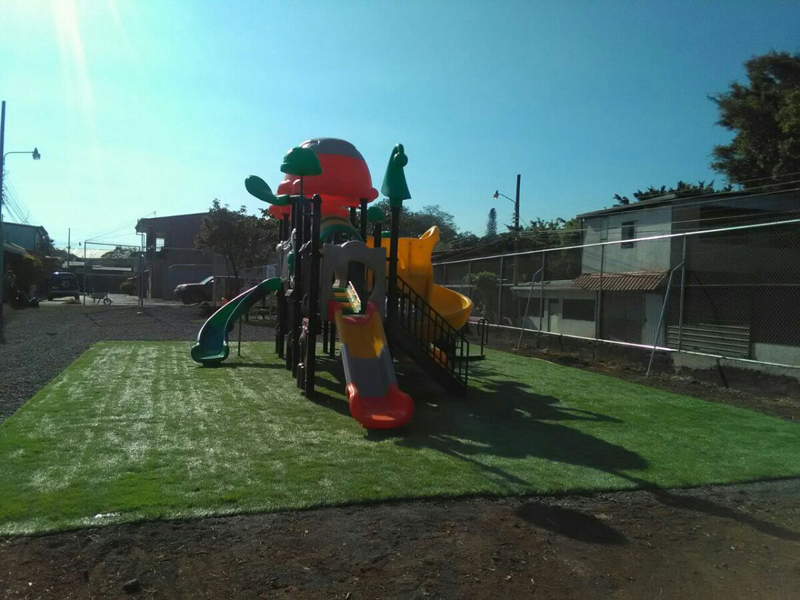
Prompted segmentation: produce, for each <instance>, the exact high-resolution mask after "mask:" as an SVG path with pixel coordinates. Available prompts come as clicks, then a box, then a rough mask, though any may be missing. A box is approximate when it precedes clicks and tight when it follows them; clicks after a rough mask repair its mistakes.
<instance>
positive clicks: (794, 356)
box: [753, 343, 800, 367]
mask: <svg viewBox="0 0 800 600" xmlns="http://www.w3.org/2000/svg"><path fill="white" fill-rule="evenodd" d="M753 358H754V359H755V360H762V361H764V362H771V363H778V364H781V365H796V366H798V367H800V348H798V347H797V346H783V345H780V344H759V343H755V344H753Z"/></svg>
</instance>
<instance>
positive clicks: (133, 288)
mask: <svg viewBox="0 0 800 600" xmlns="http://www.w3.org/2000/svg"><path fill="white" fill-rule="evenodd" d="M82 246H83V248H82V249H81V250H80V252H81V253H82V256H80V255H79V256H78V259H77V260H76V259H72V260H70V261H66V260H65V261H64V264H63V265H61V267H60V270H62V271H71V272H72V273H74V274H75V275H76V277H77V282H78V287H79V290H75V292H76V294H75V295H76V296H78V295H80V296H82V302H83V303H84V304H86V305H89V304H101V303H105V304H110V303H112V302H113V303H122V304H139V305H140V306H141V305H143V304H144V303H145V302H146V301H153V300H158V301H177V302H183V303H185V304H196V303H202V302H208V303H210V304H212V305H216V304H219V303H220V302H221V301H222V299H223V298H228V299H230V298H233V297H234V296H236V295H237V294H238V293H239V292H241V291H242V290H243V289H245V288H246V287H249V286H252V285H255V284H257V283H258V282H260V281H261V280H263V279H265V278H268V277H273V276H275V274H276V273H277V265H276V264H267V265H250V266H247V267H239V268H238V269H237V270H236V271H234V270H233V268H232V266H231V265H230V263H229V262H228V261H226V260H225V258H224V257H223V256H222V255H219V254H216V253H214V252H211V251H208V250H199V249H197V248H176V247H167V246H159V247H152V248H142V247H140V246H131V245H126V244H113V243H105V242H104V243H100V242H92V241H87V242H84V243H83V244H82ZM276 259H277V256H276Z"/></svg>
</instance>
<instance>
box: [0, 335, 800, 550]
mask: <svg viewBox="0 0 800 600" xmlns="http://www.w3.org/2000/svg"><path fill="white" fill-rule="evenodd" d="M189 348H190V345H189V344H185V343H172V342H168V343H162V342H155V343H150V342H147V343H143V342H104V343H100V344H96V345H95V346H93V347H92V348H91V349H89V350H88V351H87V352H86V353H85V354H84V355H83V356H81V357H80V358H79V359H77V360H76V361H75V362H74V363H73V364H72V365H71V366H70V367H69V368H68V369H66V370H65V371H64V372H63V373H62V374H61V375H59V376H58V377H57V378H56V379H55V380H53V381H52V382H51V383H50V384H49V385H47V387H45V388H44V389H43V390H41V391H40V392H39V393H38V394H37V395H36V396H35V397H34V398H33V399H32V400H30V401H29V402H28V403H27V404H26V405H25V406H23V407H22V408H21V409H20V410H19V411H18V412H17V413H16V414H15V415H13V416H12V417H11V418H9V419H8V420H7V421H6V422H5V423H3V424H2V425H1V426H0V474H1V475H2V476H0V533H3V534H17V533H30V532H43V531H49V530H57V529H63V528H69V527H75V526H87V525H97V524H105V523H113V522H122V521H130V520H137V519H151V518H176V517H185V516H198V515H211V514H225V513H232V512H249V511H261V510H279V509H288V508H303V507H309V506H316V505H326V504H341V503H350V502H361V501H371V500H380V499H388V498H411V497H426V496H455V495H463V494H475V493H485V494H519V493H537V492H542V493H547V492H563V491H569V490H576V491H577V490H597V489H603V490H608V489H622V488H631V487H637V486H643V485H657V486H664V487H666V486H685V485H694V484H701V483H722V482H732V481H745V480H753V479H762V478H774V477H785V476H797V475H800V453H798V448H800V428H799V427H798V426H797V425H796V424H792V423H789V422H785V421H781V420H778V419H774V418H770V417H766V416H764V415H761V414H758V413H755V412H751V411H747V410H742V409H737V408H732V407H729V406H724V405H720V404H713V403H710V402H704V401H701V400H697V399H694V398H689V397H686V396H679V395H676V394H671V393H667V392H662V391H658V390H654V389H650V388H647V387H643V386H639V385H636V384H631V383H627V382H624V381H620V380H618V379H614V378H612V377H606V376H602V375H597V374H593V373H589V372H586V371H580V370H578V369H573V368H568V367H563V366H560V365H556V364H552V363H548V362H545V361H541V360H535V359H529V358H522V357H518V356H515V355H512V354H507V353H502V352H489V353H488V359H487V360H485V361H483V362H480V363H473V364H472V365H471V366H470V373H471V379H470V385H471V389H470V394H469V396H468V397H467V398H466V399H464V398H454V397H446V396H444V395H443V394H441V393H440V392H439V391H438V389H437V388H435V387H433V386H432V385H431V384H427V383H425V381H424V378H423V377H421V376H420V372H419V371H417V372H416V374H415V375H413V376H409V377H407V378H405V379H403V378H401V387H404V388H405V389H407V390H408V391H409V392H410V393H411V394H412V395H414V397H415V400H416V405H417V412H416V415H415V417H414V419H413V420H412V422H411V423H410V424H409V425H408V426H406V427H405V428H403V429H402V430H397V431H395V432H367V431H366V430H364V429H362V428H361V426H360V425H359V424H358V423H356V422H355V421H354V420H353V419H352V418H350V416H349V413H348V408H347V404H346V401H345V399H344V395H343V388H344V386H343V384H342V383H341V382H340V381H338V380H337V378H336V376H335V375H334V373H336V372H338V371H340V367H339V363H335V362H333V361H327V367H328V369H330V372H328V371H325V370H323V369H324V368H325V364H326V363H324V362H323V364H322V365H321V370H320V372H319V386H318V389H319V391H320V394H319V395H318V397H317V398H315V399H314V400H313V401H312V400H308V399H306V398H304V397H303V396H301V395H300V394H299V392H298V391H297V389H296V388H295V385H294V382H293V379H292V377H291V375H290V374H289V373H288V372H287V371H285V370H284V369H283V366H282V363H281V361H279V360H278V359H277V358H276V356H275V355H274V354H273V352H272V351H271V350H272V344H267V343H251V344H245V345H244V347H243V356H242V358H237V357H235V356H231V358H230V359H229V360H228V363H227V364H226V366H223V367H220V368H215V369H210V368H200V367H198V366H197V365H196V364H195V363H193V362H192V361H191V359H190V358H189ZM234 354H235V353H234ZM401 370H402V369H401Z"/></svg>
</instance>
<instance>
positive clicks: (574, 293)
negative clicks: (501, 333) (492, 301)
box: [513, 287, 597, 337]
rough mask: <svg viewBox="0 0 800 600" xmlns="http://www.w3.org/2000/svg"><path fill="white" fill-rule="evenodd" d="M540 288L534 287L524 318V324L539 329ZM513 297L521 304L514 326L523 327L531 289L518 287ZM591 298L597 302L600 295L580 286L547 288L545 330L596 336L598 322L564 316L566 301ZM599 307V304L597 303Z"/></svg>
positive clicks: (544, 306)
mask: <svg viewBox="0 0 800 600" xmlns="http://www.w3.org/2000/svg"><path fill="white" fill-rule="evenodd" d="M540 293H541V292H540V291H539V289H538V288H537V287H534V290H533V296H532V298H531V308H530V309H529V312H528V318H527V320H525V327H526V328H529V329H536V330H538V329H539V306H540V304H539V302H540V299H541V296H540ZM514 299H515V301H516V303H517V307H518V311H519V312H518V313H517V314H518V315H519V316H517V317H516V318H515V319H513V322H514V325H515V326H517V327H520V326H522V323H523V318H524V316H525V305H526V304H527V302H528V290H519V289H518V290H515V291H514ZM565 299H574V300H592V301H594V302H596V300H597V294H596V293H595V292H590V291H586V290H580V289H572V290H564V289H561V290H548V289H547V288H546V287H545V291H544V304H543V308H544V310H543V314H542V319H541V323H542V331H549V332H551V333H563V334H567V335H577V336H581V337H594V334H595V321H594V319H592V320H584V319H565V318H564V300H565ZM595 306H596V305H595Z"/></svg>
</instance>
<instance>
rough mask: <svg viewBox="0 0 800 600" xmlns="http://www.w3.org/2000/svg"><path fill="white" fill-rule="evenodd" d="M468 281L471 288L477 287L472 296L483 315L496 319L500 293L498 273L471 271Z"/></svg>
mask: <svg viewBox="0 0 800 600" xmlns="http://www.w3.org/2000/svg"><path fill="white" fill-rule="evenodd" d="M467 283H469V285H470V287H471V288H474V289H475V291H474V292H473V294H472V298H473V302H475V304H476V305H477V307H478V311H479V312H480V314H481V316H483V317H485V318H486V319H489V320H494V314H495V312H496V306H497V295H498V294H497V286H498V284H499V280H498V277H497V273H494V272H492V271H481V272H480V273H470V274H469V275H467Z"/></svg>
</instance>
